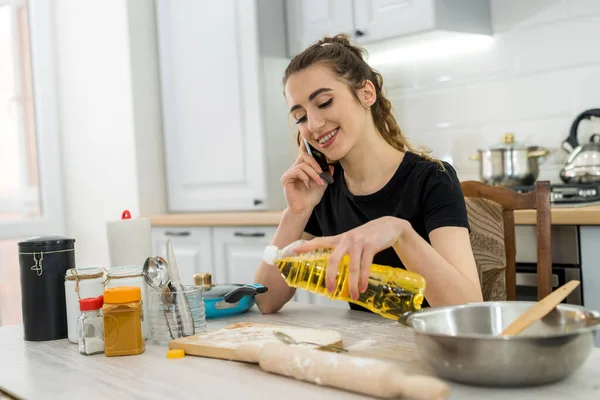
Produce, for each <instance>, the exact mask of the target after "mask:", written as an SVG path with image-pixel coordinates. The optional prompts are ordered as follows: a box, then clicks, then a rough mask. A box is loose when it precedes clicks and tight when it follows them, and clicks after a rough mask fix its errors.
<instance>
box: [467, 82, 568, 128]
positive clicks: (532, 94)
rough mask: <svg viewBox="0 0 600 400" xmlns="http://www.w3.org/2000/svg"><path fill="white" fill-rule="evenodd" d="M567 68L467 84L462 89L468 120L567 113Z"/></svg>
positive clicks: (471, 121) (510, 118) (484, 120)
mask: <svg viewBox="0 0 600 400" xmlns="http://www.w3.org/2000/svg"><path fill="white" fill-rule="evenodd" d="M569 79H570V76H569V74H568V72H565V71H557V72H551V73H547V74H542V75H532V76H528V77H521V78H514V79H507V80H499V81H495V82H489V83H483V84H477V85H469V86H467V88H466V90H465V96H466V106H465V107H466V114H467V117H466V118H467V121H468V122H469V123H489V122H499V121H515V120H523V119H531V118H544V117H553V116H561V115H570V112H571V107H570V97H571V86H570V81H569Z"/></svg>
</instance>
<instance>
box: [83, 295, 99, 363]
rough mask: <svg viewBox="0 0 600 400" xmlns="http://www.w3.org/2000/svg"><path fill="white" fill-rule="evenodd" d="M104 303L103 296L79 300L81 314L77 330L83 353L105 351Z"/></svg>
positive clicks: (89, 353)
mask: <svg viewBox="0 0 600 400" xmlns="http://www.w3.org/2000/svg"><path fill="white" fill-rule="evenodd" d="M103 304H104V297H103V296H98V297H94V298H86V299H81V300H79V307H80V309H81V316H80V317H79V319H78V320H77V332H78V339H79V352H80V353H81V354H85V355H91V354H98V353H104V322H103V317H102V312H101V309H102V305H103Z"/></svg>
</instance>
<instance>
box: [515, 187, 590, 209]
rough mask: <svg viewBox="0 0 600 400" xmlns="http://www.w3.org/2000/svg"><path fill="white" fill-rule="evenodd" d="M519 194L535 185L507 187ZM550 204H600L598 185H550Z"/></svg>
mask: <svg viewBox="0 0 600 400" xmlns="http://www.w3.org/2000/svg"><path fill="white" fill-rule="evenodd" d="M509 189H512V190H514V191H516V192H519V193H529V192H531V191H533V190H534V189H535V185H525V186H512V187H509ZM550 202H551V203H552V205H553V206H565V207H566V206H568V207H574V206H584V205H592V204H600V183H555V184H550Z"/></svg>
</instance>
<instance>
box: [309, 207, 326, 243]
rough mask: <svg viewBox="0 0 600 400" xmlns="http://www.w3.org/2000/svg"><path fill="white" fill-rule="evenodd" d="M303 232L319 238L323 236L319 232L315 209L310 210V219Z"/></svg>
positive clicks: (320, 231) (321, 232)
mask: <svg viewBox="0 0 600 400" xmlns="http://www.w3.org/2000/svg"><path fill="white" fill-rule="evenodd" d="M304 232H306V233H310V234H311V235H313V236H316V237H320V236H323V231H322V230H321V226H320V225H319V221H318V219H317V213H316V207H315V208H314V209H313V210H312V212H311V214H310V218H309V219H308V222H307V223H306V226H305V227H304Z"/></svg>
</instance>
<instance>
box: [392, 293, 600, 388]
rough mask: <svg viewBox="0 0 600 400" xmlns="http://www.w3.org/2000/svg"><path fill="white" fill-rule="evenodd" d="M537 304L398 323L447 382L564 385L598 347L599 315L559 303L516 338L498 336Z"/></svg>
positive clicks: (449, 312)
mask: <svg viewBox="0 0 600 400" xmlns="http://www.w3.org/2000/svg"><path fill="white" fill-rule="evenodd" d="M534 304H535V302H525V301H506V302H484V303H472V304H467V305H462V306H449V307H439V308H429V309H424V310H421V311H417V312H414V313H407V314H406V315H405V316H403V318H401V320H400V322H401V323H403V324H404V325H406V326H409V327H412V328H413V329H414V330H415V341H416V344H417V348H418V351H419V353H420V354H421V357H422V358H423V360H424V361H425V362H426V363H428V364H429V365H430V366H431V367H432V368H433V369H434V370H435V371H436V373H437V374H438V375H439V376H440V377H442V378H444V379H448V380H452V381H456V382H460V383H466V384H473V385H485V386H530V385H540V384H546V383H550V382H555V381H558V380H561V379H563V378H565V377H566V376H568V375H569V374H571V373H572V372H573V371H575V370H576V369H577V368H579V367H580V366H581V365H582V364H583V363H584V361H585V360H586V359H587V357H588V356H589V354H590V351H591V349H592V348H593V347H594V330H595V329H597V328H598V327H599V326H600V325H599V324H600V313H598V312H596V311H592V310H590V309H586V308H584V307H580V306H574V305H566V304H561V305H559V306H558V307H557V308H556V309H554V310H553V311H552V312H551V313H550V314H548V315H547V316H546V317H545V318H543V319H542V320H540V321H538V322H536V323H535V324H533V325H532V326H531V327H529V328H528V329H527V330H525V331H523V332H522V333H521V334H519V335H517V336H513V337H508V336H500V333H501V332H502V330H503V329H504V328H506V327H507V326H508V325H509V324H510V323H511V322H513V321H514V320H515V319H516V318H517V317H518V316H519V315H521V314H522V313H523V312H525V311H526V310H527V309H528V308H529V307H531V306H532V305H534Z"/></svg>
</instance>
